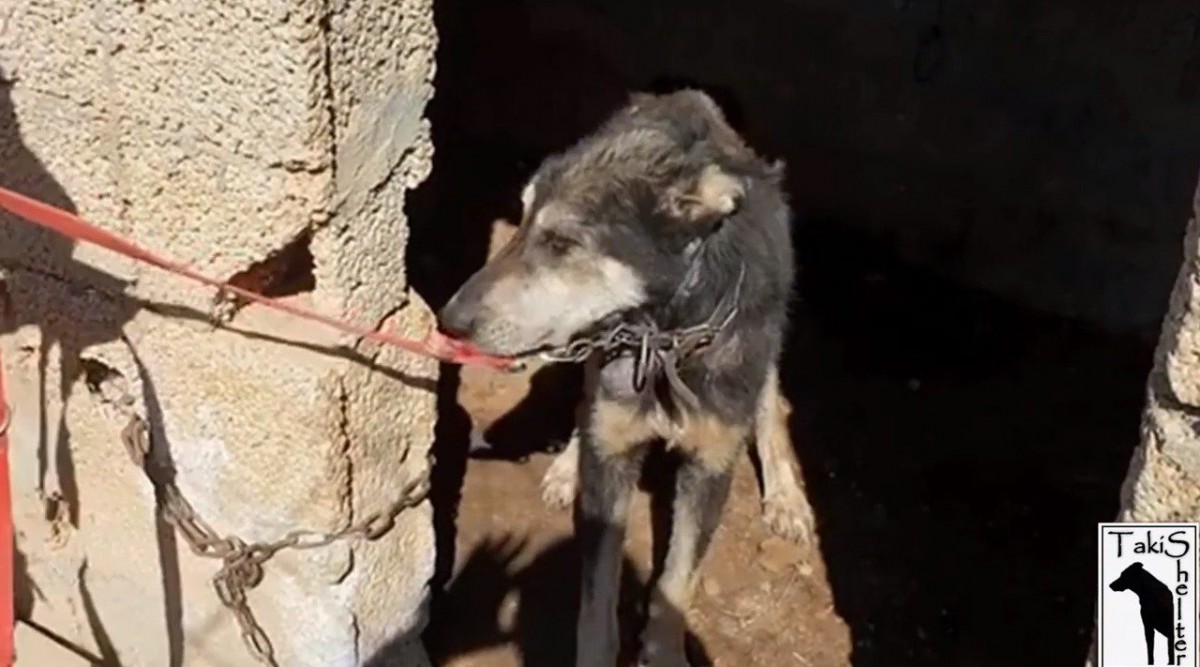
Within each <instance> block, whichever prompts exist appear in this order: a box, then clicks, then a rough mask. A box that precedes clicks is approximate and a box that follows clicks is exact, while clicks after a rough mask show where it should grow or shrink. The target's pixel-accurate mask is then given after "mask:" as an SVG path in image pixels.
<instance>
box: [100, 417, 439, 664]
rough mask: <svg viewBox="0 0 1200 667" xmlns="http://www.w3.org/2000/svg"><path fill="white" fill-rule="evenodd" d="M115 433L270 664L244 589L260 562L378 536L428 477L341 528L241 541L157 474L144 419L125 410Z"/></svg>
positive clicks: (257, 574)
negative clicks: (214, 563) (211, 564)
mask: <svg viewBox="0 0 1200 667" xmlns="http://www.w3.org/2000/svg"><path fill="white" fill-rule="evenodd" d="M121 439H122V441H123V442H124V444H125V448H126V451H127V452H128V453H129V456H130V458H131V459H132V460H133V462H134V463H135V464H136V465H138V466H140V467H142V468H143V470H145V472H146V476H147V477H148V478H149V479H150V482H151V483H152V484H153V485H154V490H155V495H156V497H157V499H158V504H159V511H160V512H161V513H162V515H163V517H164V518H165V519H166V520H167V522H169V523H170V524H171V525H172V526H173V527H174V528H175V529H176V530H177V531H179V534H180V535H182V536H183V539H184V541H185V542H187V544H188V547H189V548H190V549H191V550H192V553H194V554H196V555H197V556H202V557H204V558H212V559H215V560H220V561H221V569H220V570H218V571H217V574H216V575H215V576H214V577H213V589H214V590H215V591H216V594H217V597H218V598H219V599H220V600H221V604H223V605H225V607H226V608H227V609H229V610H230V611H231V612H232V613H233V615H234V618H236V619H237V622H238V626H239V628H240V629H241V634H242V641H244V642H245V644H246V648H247V649H248V650H249V651H250V653H251V655H253V656H254V658H255V659H257V660H258V661H259V662H262V663H264V664H266V665H270V666H271V667H278V664H279V663H278V662H277V661H276V659H275V648H274V646H272V644H271V639H270V638H269V637H268V636H267V633H266V631H264V630H263V628H262V626H261V625H259V623H258V621H257V619H256V618H255V617H254V612H253V611H252V610H251V609H250V604H249V601H248V599H247V595H246V592H247V591H249V590H250V589H252V588H254V587H256V586H258V584H259V583H261V582H262V579H263V565H264V564H265V563H266V562H267V561H269V560H271V558H273V557H274V556H275V555H276V554H278V553H279V552H280V551H284V550H286V549H292V550H297V551H303V550H310V549H319V548H322V547H326V546H329V545H330V544H333V543H335V542H358V541H373V540H376V539H379V538H380V537H381V536H383V535H384V534H386V533H387V532H388V531H389V530H391V529H392V528H393V527H394V526H395V525H396V518H397V517H398V516H399V515H400V514H401V513H402V512H404V511H405V510H407V509H410V508H412V507H415V506H417V505H419V504H420V503H421V502H422V501H424V500H425V498H426V496H427V495H428V493H429V478H428V476H427V475H422V476H421V477H419V478H417V479H414V480H412V481H410V482H409V483H408V484H406V485H405V486H404V488H403V489H402V490H401V492H400V494H399V496H398V498H397V500H395V501H394V502H392V503H391V504H390V505H388V506H387V507H385V508H384V509H383V510H380V511H378V512H375V513H373V514H370V515H368V516H367V517H366V518H364V519H362V520H360V521H357V522H355V523H353V524H351V525H349V526H347V527H346V528H342V529H340V530H336V531H332V532H322V531H317V530H307V529H299V530H293V531H291V532H289V533H287V534H286V535H284V536H283V537H282V538H280V539H278V540H275V541H272V542H255V543H251V544H247V543H246V542H245V541H244V540H242V539H241V538H239V537H237V536H235V535H231V536H222V535H221V534H220V533H218V532H217V531H216V530H214V529H213V527H212V526H210V525H209V524H208V523H207V522H205V521H204V519H202V518H201V517H200V516H199V515H198V514H197V513H196V510H195V509H194V508H193V507H192V505H191V503H189V502H188V501H187V499H186V498H185V497H184V496H183V493H182V492H181V491H180V490H179V487H178V486H177V485H176V484H175V482H174V479H173V475H169V474H162V473H163V472H165V471H164V470H163V469H162V468H160V467H158V466H156V465H154V464H153V463H151V462H150V450H151V446H152V443H151V438H150V431H149V428H148V427H147V424H146V422H145V420H143V419H142V418H141V417H140V416H138V415H136V414H135V415H131V416H130V419H129V423H128V424H127V425H126V426H125V429H124V430H123V431H122V433H121Z"/></svg>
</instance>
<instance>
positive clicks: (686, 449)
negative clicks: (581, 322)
mask: <svg viewBox="0 0 1200 667" xmlns="http://www.w3.org/2000/svg"><path fill="white" fill-rule="evenodd" d="M597 389H598V390H599V391H597V393H596V394H595V396H596V404H595V410H594V412H593V417H594V418H593V435H595V436H596V439H597V440H598V442H597V444H598V445H599V446H600V447H603V448H608V449H615V450H625V449H627V448H629V447H632V446H636V445H639V444H644V443H646V442H649V441H652V440H658V439H661V440H663V441H664V442H665V443H666V445H667V447H668V448H671V449H676V448H677V449H679V450H680V451H681V452H682V453H683V454H685V455H687V456H691V457H694V458H698V459H701V460H704V461H705V462H706V463H708V464H710V465H712V466H713V467H714V468H719V467H722V466H723V465H725V464H726V463H727V462H728V460H729V459H731V458H732V457H733V455H734V452H736V450H737V448H739V447H740V446H741V445H742V444H743V443H744V442H745V440H746V438H747V437H748V435H749V431H750V428H749V425H748V424H736V423H731V422H730V421H729V420H726V419H724V418H722V417H721V416H719V415H717V414H716V413H714V412H711V411H705V410H700V411H693V412H682V413H679V414H673V413H672V412H669V411H668V410H666V409H665V408H664V407H663V406H662V404H660V403H659V402H658V401H657V400H655V399H654V398H652V397H651V396H648V395H646V394H644V393H642V392H639V391H638V390H637V388H636V387H635V386H634V382H633V360H632V359H628V358H620V359H616V360H613V361H612V362H611V363H609V364H608V365H606V366H605V367H604V368H603V369H602V370H601V372H600V374H599V378H598V387H597Z"/></svg>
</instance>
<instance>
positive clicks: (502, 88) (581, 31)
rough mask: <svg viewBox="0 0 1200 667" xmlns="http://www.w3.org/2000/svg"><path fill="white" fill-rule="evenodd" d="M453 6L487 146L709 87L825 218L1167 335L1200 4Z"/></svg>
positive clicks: (929, 262) (1199, 162)
mask: <svg viewBox="0 0 1200 667" xmlns="http://www.w3.org/2000/svg"><path fill="white" fill-rule="evenodd" d="M445 6H446V9H445V13H446V14H452V13H457V14H459V16H456V17H451V16H448V17H447V18H446V19H445V21H446V26H447V27H446V28H444V29H443V34H444V35H445V38H446V40H447V44H449V43H450V41H451V40H452V39H453V40H454V46H453V47H451V48H448V49H447V53H448V54H450V53H452V54H454V55H453V56H452V57H453V58H455V59H456V67H457V70H456V71H461V75H460V76H461V77H462V80H463V81H464V82H466V83H464V91H463V93H462V98H463V99H462V100H461V103H460V104H459V110H457V111H451V112H450V113H452V114H455V115H456V116H457V121H456V122H457V125H456V126H457V127H460V128H463V131H466V132H469V133H471V134H472V135H474V136H476V137H478V138H480V139H481V140H486V139H488V138H496V139H499V138H501V137H503V138H504V139H505V140H506V141H507V142H508V143H510V144H519V145H521V146H522V147H524V148H526V149H527V150H528V152H529V153H531V154H533V155H537V154H538V152H539V151H540V150H548V149H556V148H558V147H560V145H561V144H563V143H566V142H568V141H571V140H572V139H573V138H574V137H575V136H576V135H577V134H578V133H579V132H581V131H583V130H585V129H587V128H588V127H589V126H590V125H591V124H593V123H595V122H596V121H597V120H598V118H599V117H600V115H602V114H603V113H604V112H606V111H607V110H608V108H609V107H610V106H611V105H614V104H616V103H618V102H619V101H620V100H621V98H622V97H623V96H624V95H625V91H626V89H627V88H628V87H629V86H641V85H646V83H647V82H649V81H651V80H652V79H653V78H655V77H657V76H660V75H664V74H666V75H678V76H687V77H691V78H696V79H699V80H701V81H703V82H706V83H709V84H713V85H719V86H724V87H727V88H728V89H729V90H730V91H731V92H732V93H733V95H734V96H735V97H736V98H737V99H738V100H739V101H740V103H741V105H742V106H743V107H744V112H745V114H744V115H745V118H746V125H747V132H748V134H749V136H750V137H751V139H752V141H753V143H754V144H755V145H756V146H758V147H760V148H762V149H763V150H764V151H765V152H767V153H770V154H771V155H774V156H780V157H784V158H786V159H787V161H788V164H789V165H790V167H789V171H790V174H791V177H792V178H791V184H790V185H791V190H792V192H793V194H794V198H795V202H796V206H797V208H798V209H799V210H801V211H802V212H804V213H806V214H808V215H809V216H810V218H817V219H821V220H824V221H827V222H829V221H831V222H833V223H836V224H839V225H846V226H851V227H853V228H855V229H857V230H860V231H862V232H864V233H865V234H866V235H868V236H870V237H873V238H875V239H878V240H880V241H882V242H883V243H886V244H887V245H889V246H891V247H893V248H895V249H896V250H898V251H899V252H900V253H901V254H902V255H903V256H904V257H905V258H906V259H908V260H909V261H912V262H914V263H917V264H919V265H922V266H925V267H928V268H931V269H933V270H935V271H937V272H939V273H941V274H943V275H945V276H947V277H950V278H951V279H954V280H957V281H960V282H963V283H967V284H970V285H973V286H977V287H982V288H985V289H988V290H991V291H994V292H996V293H999V294H1002V295H1005V296H1007V297H1011V298H1013V299H1016V300H1018V301H1021V302H1023V303H1026V304H1030V305H1033V306H1035V307H1038V308H1041V309H1045V310H1048V311H1051V312H1056V313H1062V314H1067V315H1072V316H1078V317H1081V318H1084V319H1086V320H1089V321H1092V322H1095V323H1098V324H1100V325H1103V326H1105V327H1109V328H1112V329H1117V330H1122V331H1129V330H1133V331H1141V332H1148V333H1149V334H1150V335H1153V332H1154V331H1157V328H1158V322H1159V319H1160V318H1161V315H1162V312H1163V307H1164V305H1165V302H1166V296H1167V292H1168V291H1169V289H1170V284H1171V280H1172V277H1173V273H1172V272H1173V270H1174V267H1176V266H1177V265H1178V262H1179V239H1180V238H1181V236H1182V231H1183V230H1182V226H1181V224H1180V223H1181V221H1182V220H1184V219H1185V217H1186V210H1187V199H1188V193H1189V192H1190V190H1191V185H1192V182H1193V179H1194V177H1195V174H1196V171H1197V169H1200V124H1198V123H1196V118H1197V116H1198V115H1200V9H1197V5H1196V3H1195V2H1192V1H1190V0H1142V1H1139V2H1127V3H1096V2H1092V1H1090V0H1065V1H1060V2H1036V1H1029V0H961V1H956V2H945V1H944V0H852V1H849V2H847V1H845V0H788V1H786V2H781V1H779V0H748V1H746V2H725V1H723V0H672V1H668V2H656V3H653V6H646V5H645V3H635V2H611V1H609V0H576V1H573V2H570V3H564V2H560V1H558V0H507V1H505V2H497V3H488V8H487V9H486V10H485V9H483V8H482V6H481V5H479V4H477V3H471V2H464V1H461V0H446V2H445ZM440 11H441V10H440ZM452 29H453V30H455V31H456V34H455V35H454V36H453V37H451V35H450V30H452ZM440 88H441V87H440V86H439V89H440Z"/></svg>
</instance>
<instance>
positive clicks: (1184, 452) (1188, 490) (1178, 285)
mask: <svg viewBox="0 0 1200 667" xmlns="http://www.w3.org/2000/svg"><path fill="white" fill-rule="evenodd" d="M1182 245H1183V254H1184V260H1183V266H1182V268H1180V269H1179V272H1178V275H1177V277H1176V279H1175V287H1174V289H1173V290H1172V291H1171V302H1170V306H1169V308H1168V311H1167V315H1166V317H1165V318H1164V320H1163V328H1162V334H1161V336H1160V338H1159V341H1158V347H1157V349H1156V350H1155V354H1154V369H1153V370H1152V371H1151V372H1150V379H1149V382H1148V383H1147V392H1146V409H1145V412H1144V414H1143V415H1142V428H1141V442H1140V443H1139V444H1138V447H1137V449H1135V450H1134V453H1133V460H1132V462H1131V463H1130V466H1129V472H1128V474H1127V476H1126V478H1125V483H1124V484H1123V485H1122V487H1121V511H1120V515H1119V516H1118V517H1117V520H1118V521H1137V522H1151V523H1152V522H1190V521H1196V520H1197V519H1198V518H1200V428H1198V424H1197V414H1198V411H1200V187H1198V188H1197V189H1196V195H1195V197H1194V198H1193V200H1192V216H1191V219H1190V221H1189V222H1188V225H1187V238H1186V239H1185V240H1184V242H1183V244H1182ZM1095 664H1096V646H1095V644H1094V643H1093V646H1092V650H1091V655H1090V656H1089V658H1088V661H1087V662H1086V665H1087V666H1088V667H1093V666H1094V665H1095Z"/></svg>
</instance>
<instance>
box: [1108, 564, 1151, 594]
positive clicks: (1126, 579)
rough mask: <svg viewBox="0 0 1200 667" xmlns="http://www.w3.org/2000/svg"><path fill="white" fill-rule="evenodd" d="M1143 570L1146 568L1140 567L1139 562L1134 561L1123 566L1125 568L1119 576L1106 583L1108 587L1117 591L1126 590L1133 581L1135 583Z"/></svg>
mask: <svg viewBox="0 0 1200 667" xmlns="http://www.w3.org/2000/svg"><path fill="white" fill-rule="evenodd" d="M1145 572H1146V570H1145V569H1144V568H1143V567H1142V564H1141V563H1134V564H1133V565H1130V566H1129V567H1127V568H1125V570H1124V571H1123V572H1121V576H1119V577H1117V578H1116V579H1114V580H1113V582H1112V583H1111V584H1109V585H1108V587H1109V588H1111V589H1113V590H1114V591H1117V592H1120V591H1127V590H1129V588H1130V587H1131V586H1133V585H1134V583H1136V580H1137V579H1140V578H1141V577H1142V575H1144V574H1145Z"/></svg>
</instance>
